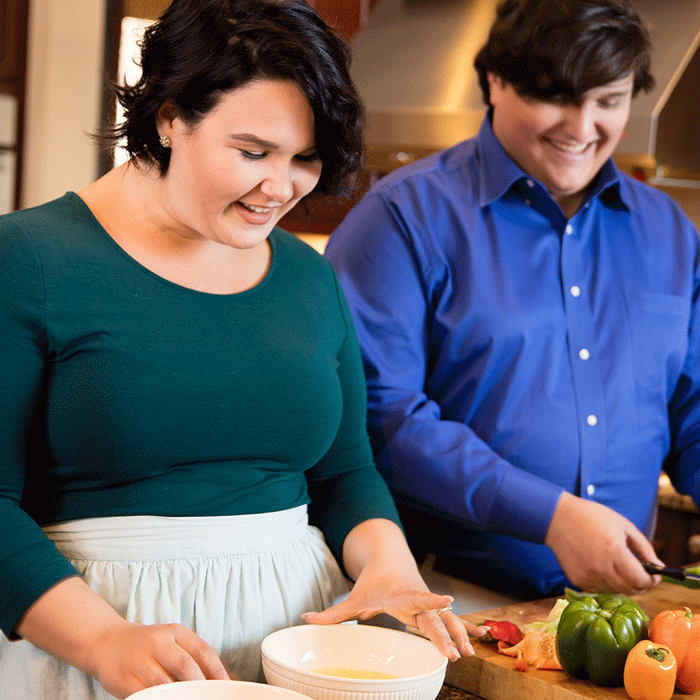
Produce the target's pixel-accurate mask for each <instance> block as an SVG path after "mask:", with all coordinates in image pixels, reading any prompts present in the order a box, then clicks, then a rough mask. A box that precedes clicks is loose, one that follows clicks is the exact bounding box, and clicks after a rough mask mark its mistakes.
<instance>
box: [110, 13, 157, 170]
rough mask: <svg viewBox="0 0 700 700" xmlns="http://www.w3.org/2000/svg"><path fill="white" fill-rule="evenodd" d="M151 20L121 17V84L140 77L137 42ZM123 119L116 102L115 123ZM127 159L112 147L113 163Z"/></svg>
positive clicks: (131, 82) (134, 80) (125, 153)
mask: <svg viewBox="0 0 700 700" xmlns="http://www.w3.org/2000/svg"><path fill="white" fill-rule="evenodd" d="M152 23H153V20H150V19H139V18H137V17H124V18H123V19H122V31H121V37H120V39H119V64H118V68H117V75H118V80H119V83H120V84H121V85H133V84H134V83H136V82H137V81H138V79H139V78H140V77H141V68H140V66H139V65H138V64H137V61H138V59H139V55H140V53H141V52H140V49H139V42H140V41H141V38H142V37H143V32H144V30H145V29H146V27H147V26H148V25H149V24H152ZM123 120H124V110H123V109H122V107H121V105H120V104H119V103H118V102H117V112H116V119H115V121H116V123H117V124H120V123H121V122H122V121H123ZM127 160H129V156H128V155H127V152H126V151H125V150H124V149H123V148H122V147H120V146H117V147H116V148H115V149H114V165H115V167H116V166H117V165H121V164H122V163H125V162H126V161H127Z"/></svg>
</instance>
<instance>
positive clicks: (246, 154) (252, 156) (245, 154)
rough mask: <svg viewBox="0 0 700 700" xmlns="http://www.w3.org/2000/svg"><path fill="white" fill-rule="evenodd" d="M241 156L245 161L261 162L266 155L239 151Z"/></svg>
mask: <svg viewBox="0 0 700 700" xmlns="http://www.w3.org/2000/svg"><path fill="white" fill-rule="evenodd" d="M241 155H242V156H243V157H244V158H246V159H247V160H261V159H262V158H264V157H265V156H266V155H267V154H266V153H256V152H254V151H243V150H242V151H241Z"/></svg>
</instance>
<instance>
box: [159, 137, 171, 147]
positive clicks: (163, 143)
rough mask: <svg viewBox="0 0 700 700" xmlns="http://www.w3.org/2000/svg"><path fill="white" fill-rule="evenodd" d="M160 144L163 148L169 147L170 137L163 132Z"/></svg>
mask: <svg viewBox="0 0 700 700" xmlns="http://www.w3.org/2000/svg"><path fill="white" fill-rule="evenodd" d="M160 145H161V146H162V147H163V148H170V137H169V136H166V135H165V134H163V135H162V136H161V137H160Z"/></svg>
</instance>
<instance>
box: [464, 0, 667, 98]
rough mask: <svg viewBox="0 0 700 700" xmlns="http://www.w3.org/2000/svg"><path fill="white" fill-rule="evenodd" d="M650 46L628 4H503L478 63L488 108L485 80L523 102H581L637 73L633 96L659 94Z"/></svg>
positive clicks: (551, 0) (565, 0)
mask: <svg viewBox="0 0 700 700" xmlns="http://www.w3.org/2000/svg"><path fill="white" fill-rule="evenodd" d="M649 51H650V42H649V35H648V33H647V30H646V28H645V27H644V24H643V23H642V20H641V19H640V17H639V16H638V15H637V13H636V12H635V11H634V10H633V9H632V7H631V6H630V4H629V3H628V2H627V1H626V0H502V2H501V3H500V4H499V6H498V9H497V16H496V21H495V22H494V24H493V26H492V27H491V32H490V34H489V37H488V40H487V42H486V45H485V46H484V47H483V48H482V49H481V51H479V53H478V54H477V56H476V59H475V61H474V65H475V66H476V70H477V72H478V74H479V84H480V85H481V90H482V92H483V95H484V100H485V102H486V104H490V102H489V86H488V79H487V74H488V73H493V74H495V75H497V76H498V77H499V78H501V79H502V80H504V81H505V82H507V83H510V84H511V85H512V86H513V88H514V89H515V91H516V92H517V93H518V94H519V95H528V96H530V97H534V98H536V99H541V100H549V99H551V98H554V97H557V98H562V97H563V98H564V99H566V100H569V101H576V100H578V99H579V98H580V97H581V96H582V95H583V93H585V92H587V91H588V90H590V89H592V88H594V87H600V86H601V85H605V84H606V83H610V82H613V81H615V80H620V79H621V78H623V77H625V76H627V75H629V74H630V73H632V74H633V75H634V83H633V88H632V95H633V96H635V95H636V94H637V93H638V92H639V91H640V90H645V91H647V92H648V91H649V90H651V88H652V87H653V86H654V78H653V77H652V75H651V73H650V72H649V69H650V56H649Z"/></svg>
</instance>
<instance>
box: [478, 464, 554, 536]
mask: <svg viewBox="0 0 700 700" xmlns="http://www.w3.org/2000/svg"><path fill="white" fill-rule="evenodd" d="M564 491H565V489H563V488H562V487H561V486H558V485H557V484H553V483H552V482H551V481H547V480H546V479H541V478H540V477H538V476H534V475H533V474H530V473H528V472H526V471H524V470H523V469H518V468H517V467H513V468H511V469H509V470H508V471H507V472H506V473H505V475H504V477H503V479H502V481H501V483H500V486H499V488H498V493H497V494H496V498H495V499H494V505H493V509H492V512H491V518H490V520H489V524H488V529H489V530H493V531H495V532H497V533H498V534H501V535H509V536H510V537H517V538H518V539H521V540H527V541H528V542H535V543H537V544H543V543H544V539H545V537H546V535H547V530H548V529H549V525H550V523H551V522H552V517H553V516H554V510H555V509H556V507H557V503H559V499H560V498H561V494H562V493H563V492H564Z"/></svg>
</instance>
